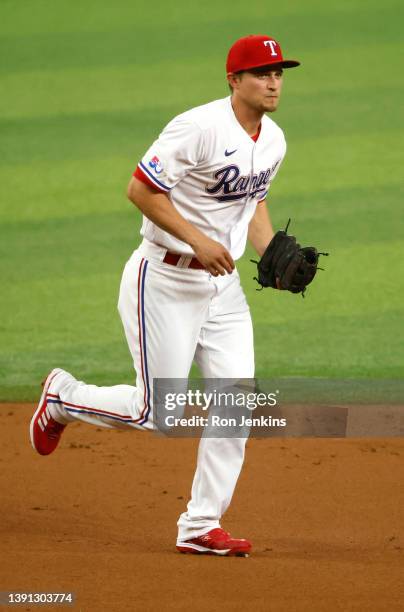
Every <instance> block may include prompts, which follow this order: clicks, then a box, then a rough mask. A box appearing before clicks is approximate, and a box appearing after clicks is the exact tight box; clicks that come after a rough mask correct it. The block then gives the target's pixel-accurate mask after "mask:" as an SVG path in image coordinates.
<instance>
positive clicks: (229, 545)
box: [177, 527, 251, 557]
mask: <svg viewBox="0 0 404 612" xmlns="http://www.w3.org/2000/svg"><path fill="white" fill-rule="evenodd" d="M177 550H178V551H179V552H181V553H191V554H196V555H220V556H222V557H230V556H235V557H248V555H249V553H250V551H251V542H249V541H248V540H244V539H239V540H236V539H235V538H232V537H231V535H230V534H229V533H227V531H224V529H221V528H220V527H217V528H216V529H211V530H210V531H208V533H204V534H203V535H201V536H198V537H197V538H193V539H192V540H186V541H185V542H179V541H177Z"/></svg>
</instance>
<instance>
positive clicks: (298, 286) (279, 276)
mask: <svg viewBox="0 0 404 612" xmlns="http://www.w3.org/2000/svg"><path fill="white" fill-rule="evenodd" d="M289 223H290V219H289V221H288V224H287V226H286V228H285V230H280V231H279V232H276V234H275V235H274V237H273V238H272V240H271V242H270V243H269V244H268V246H267V248H266V250H265V253H264V254H263V256H262V257H261V259H260V260H259V261H254V260H251V261H252V262H253V263H256V264H257V267H258V278H257V277H254V280H256V281H257V282H258V283H259V284H260V285H261V289H263V288H264V287H274V288H275V289H286V290H287V291H291V292H292V293H301V294H302V295H303V297H304V292H305V291H306V287H307V285H309V284H310V283H311V281H312V280H313V278H314V277H315V275H316V272H317V270H322V268H319V267H318V260H319V257H320V255H328V253H319V252H318V251H317V249H316V248H315V247H303V248H302V247H301V246H300V244H299V243H298V242H296V238H295V237H294V236H289V235H288V233H287V232H288V227H289Z"/></svg>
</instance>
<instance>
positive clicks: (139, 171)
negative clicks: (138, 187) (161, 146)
mask: <svg viewBox="0 0 404 612" xmlns="http://www.w3.org/2000/svg"><path fill="white" fill-rule="evenodd" d="M133 176H134V177H136V178H137V179H138V180H139V181H141V182H142V183H144V184H145V185H148V186H149V187H152V189H154V191H158V192H159V193H167V192H166V191H164V190H163V189H160V187H157V185H156V184H155V183H153V182H152V181H151V180H150V179H149V177H148V176H147V175H146V174H145V173H144V172H143V170H142V169H141V168H140V167H139V166H138V167H137V168H136V170H135V171H134V173H133Z"/></svg>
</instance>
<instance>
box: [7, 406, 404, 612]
mask: <svg viewBox="0 0 404 612" xmlns="http://www.w3.org/2000/svg"><path fill="white" fill-rule="evenodd" d="M32 410H33V407H32V406H28V405H16V404H11V405H10V404H9V405H5V404H3V405H2V406H1V407H0V436H1V437H0V440H1V446H2V452H1V457H0V461H1V468H2V469H1V500H2V501H1V506H2V512H1V572H0V580H1V583H0V591H10V590H18V591H26V592H27V591H36V592H38V591H42V592H43V591H45V592H62V591H64V592H66V591H73V592H74V593H75V594H76V598H77V599H76V603H75V604H74V606H73V607H70V608H69V607H59V606H49V607H45V608H41V609H45V610H46V609H47V610H49V609H52V610H63V609H65V610H69V609H72V610H75V611H77V612H104V611H108V612H123V611H126V610H130V611H131V610H156V609H160V610H187V611H188V610H207V609H210V610H269V611H272V610H273V611H282V612H283V611H285V612H286V611H287V612H295V611H296V612H300V611H303V610H305V611H306V610H307V611H310V612H314V611H315V612H316V611H322V610H326V611H327V612H333V611H334V610H341V611H342V610H343V611H344V612H345V611H347V610H357V611H358V612H359V611H360V612H364V611H366V612H368V611H373V610H378V611H379V610H380V611H382V610H383V611H385V610H389V612H391V611H396V610H397V611H398V610H403V606H404V604H403V601H402V600H403V595H404V587H403V580H402V578H403V567H404V512H403V505H404V486H403V476H404V439H397V438H396V439H374V440H346V439H345V440H335V439H334V440H330V439H272V440H264V439H262V440H257V439H251V440H249V442H248V446H247V455H246V463H245V466H244V469H243V472H242V475H241V478H240V481H239V484H238V487H237V489H236V493H235V497H234V499H233V503H232V506H231V508H230V510H229V511H228V513H227V515H226V516H225V518H224V520H223V527H224V528H226V529H228V530H229V531H231V532H232V533H233V534H234V535H235V536H240V537H248V538H250V539H251V540H252V542H253V545H254V551H253V554H252V555H251V557H250V558H248V559H242V558H241V559H240V558H216V557H198V556H191V555H189V556H188V555H187V556H186V555H181V554H179V553H177V552H176V551H175V537H176V520H177V517H178V515H179V513H180V512H181V511H183V509H184V507H185V503H186V501H187V499H188V494H189V489H190V484H191V479H192V475H193V471H194V466H195V453H196V449H197V440H187V439H181V440H178V439H177V440H175V439H168V440H167V439H162V438H158V437H156V436H154V435H153V434H148V433H143V432H121V431H108V430H100V429H96V428H92V427H90V426H86V425H84V424H78V423H77V424H74V425H70V426H69V427H68V429H67V430H66V433H65V435H64V437H63V440H62V443H61V446H60V448H59V449H58V450H57V452H55V453H54V454H53V455H52V456H49V457H40V456H38V455H36V454H35V453H34V451H33V449H32V448H31V446H30V443H29V437H28V425H29V420H30V417H31V414H32ZM8 609H10V610H18V609H20V610H36V609H38V608H37V607H36V606H34V605H24V606H21V607H6V606H0V612H1V611H2V610H8Z"/></svg>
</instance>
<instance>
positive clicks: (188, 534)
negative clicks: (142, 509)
mask: <svg viewBox="0 0 404 612" xmlns="http://www.w3.org/2000/svg"><path fill="white" fill-rule="evenodd" d="M165 253H166V249H164V248H161V247H158V246H157V245H154V244H153V243H151V242H149V241H147V240H143V242H142V244H141V245H140V247H139V248H138V249H137V250H136V251H135V252H134V253H133V255H132V256H131V258H130V259H129V261H128V262H127V264H126V266H125V269H124V272H123V276H122V281H121V287H120V295H119V303H118V309H119V313H120V315H121V319H122V323H123V326H124V329H125V334H126V339H127V341H128V345H129V350H130V352H131V354H132V357H133V363H134V367H135V370H136V387H133V386H129V385H117V386H114V387H97V386H95V385H87V384H85V383H83V382H79V381H75V380H74V381H71V382H70V383H69V384H66V386H65V387H63V389H62V390H61V391H60V398H61V402H62V405H63V408H62V407H60V408H58V410H59V413H58V416H59V417H61V418H62V419H64V420H66V421H72V420H80V421H84V422H86V423H91V424H94V425H97V426H104V427H118V428H128V427H131V428H138V429H151V428H152V426H153V379H154V378H155V377H157V378H185V379H186V378H188V375H189V371H190V368H191V365H192V362H193V360H194V359H195V361H196V362H197V364H198V365H199V368H200V370H201V373H202V376H203V377H204V378H238V377H240V378H253V377H254V351H253V331H252V324H251V317H250V312H249V308H248V305H247V302H246V299H245V296H244V292H243V290H242V288H241V286H240V279H239V275H238V272H237V271H236V270H234V271H233V273H232V274H231V275H227V274H226V276H220V277H217V278H215V277H213V276H211V275H210V274H209V273H208V272H206V271H204V270H193V269H189V268H181V267H178V266H172V265H169V264H165V263H164V262H163V261H162V260H163V258H164V255H165ZM245 443H246V438H202V439H201V440H200V444H199V450H198V459H197V468H196V472H195V476H194V481H193V485H192V493H191V499H190V501H189V503H188V507H187V511H186V512H184V513H183V514H181V516H180V518H179V521H178V527H179V533H178V539H179V540H186V539H189V538H193V537H196V536H198V535H201V534H203V533H206V532H207V531H209V530H210V529H213V528H215V527H218V526H219V521H220V518H221V516H222V515H223V514H224V512H225V511H226V510H227V508H228V506H229V504H230V501H231V498H232V495H233V492H234V489H235V486H236V483H237V479H238V476H239V474H240V470H241V467H242V464H243V459H244V449H245Z"/></svg>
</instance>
